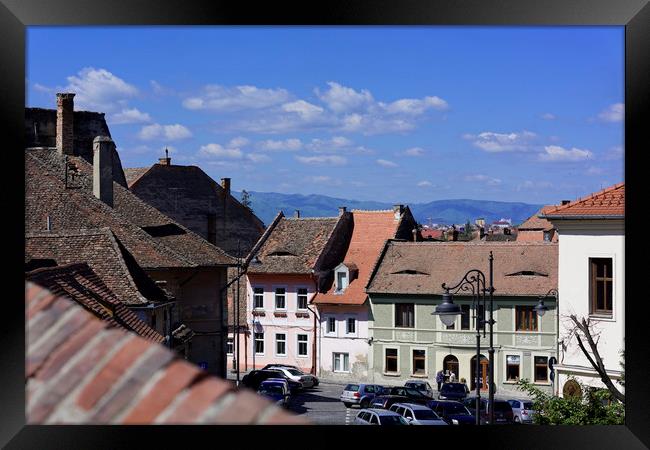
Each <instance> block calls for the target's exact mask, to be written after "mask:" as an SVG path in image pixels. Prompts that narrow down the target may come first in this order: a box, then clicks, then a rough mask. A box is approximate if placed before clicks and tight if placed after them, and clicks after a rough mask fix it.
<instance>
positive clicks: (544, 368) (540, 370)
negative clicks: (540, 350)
mask: <svg viewBox="0 0 650 450" xmlns="http://www.w3.org/2000/svg"><path fill="white" fill-rule="evenodd" d="M534 370H535V372H534V373H535V383H548V357H547V356H535V369H534Z"/></svg>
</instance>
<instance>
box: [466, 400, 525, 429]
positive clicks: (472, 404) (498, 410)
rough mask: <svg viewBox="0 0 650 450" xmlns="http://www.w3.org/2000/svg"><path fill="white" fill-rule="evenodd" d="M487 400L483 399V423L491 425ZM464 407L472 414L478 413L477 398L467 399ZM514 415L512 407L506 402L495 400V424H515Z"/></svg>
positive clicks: (481, 413)
mask: <svg viewBox="0 0 650 450" xmlns="http://www.w3.org/2000/svg"><path fill="white" fill-rule="evenodd" d="M488 404H489V402H488V400H487V398H484V397H481V412H480V415H481V423H482V424H483V423H485V424H487V423H490V420H489V410H488ZM463 405H465V406H466V407H467V409H469V411H470V412H471V413H472V414H475V411H476V397H474V396H473V397H467V398H466V399H465V401H464V402H463ZM514 422H515V421H514V414H513V413H512V406H510V403H508V402H507V401H505V400H501V399H496V398H495V399H494V424H495V425H498V424H509V423H514Z"/></svg>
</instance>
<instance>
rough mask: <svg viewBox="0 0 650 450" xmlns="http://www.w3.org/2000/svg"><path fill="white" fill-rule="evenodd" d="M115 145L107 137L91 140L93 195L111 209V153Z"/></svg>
mask: <svg viewBox="0 0 650 450" xmlns="http://www.w3.org/2000/svg"><path fill="white" fill-rule="evenodd" d="M114 150H115V143H114V142H113V140H112V139H111V138H109V137H108V136H97V137H96V138H95V139H94V140H93V194H94V195H95V197H97V198H98V199H100V200H101V201H103V202H104V203H106V204H107V205H108V206H110V207H111V208H112V207H113V151H114Z"/></svg>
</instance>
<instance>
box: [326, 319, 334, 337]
mask: <svg viewBox="0 0 650 450" xmlns="http://www.w3.org/2000/svg"><path fill="white" fill-rule="evenodd" d="M327 332H328V333H336V318H335V317H328V318H327Z"/></svg>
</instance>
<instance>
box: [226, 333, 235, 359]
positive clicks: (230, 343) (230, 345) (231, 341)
mask: <svg viewBox="0 0 650 450" xmlns="http://www.w3.org/2000/svg"><path fill="white" fill-rule="evenodd" d="M234 344H235V340H234V339H233V338H231V337H229V338H228V340H227V341H226V353H228V354H229V355H232V353H233V348H234Z"/></svg>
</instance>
